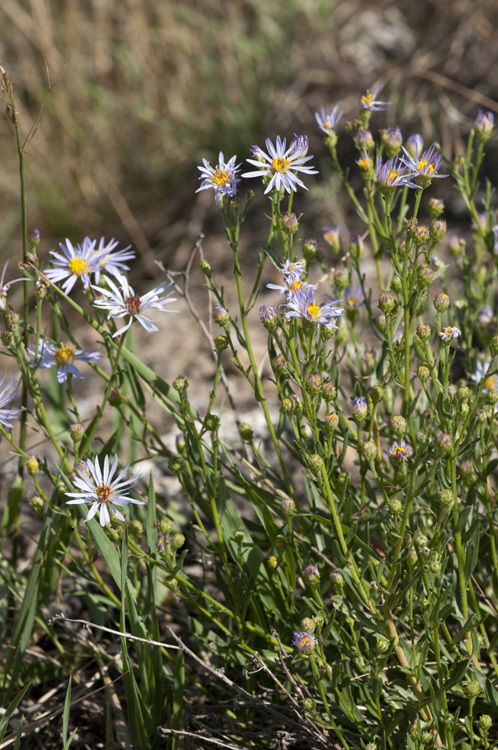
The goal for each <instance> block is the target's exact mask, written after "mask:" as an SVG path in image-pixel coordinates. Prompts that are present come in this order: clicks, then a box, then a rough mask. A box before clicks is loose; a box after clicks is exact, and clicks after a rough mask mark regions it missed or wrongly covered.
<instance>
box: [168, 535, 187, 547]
mask: <svg viewBox="0 0 498 750" xmlns="http://www.w3.org/2000/svg"><path fill="white" fill-rule="evenodd" d="M170 544H171V549H172V550H175V551H176V550H178V549H180V547H183V545H184V544H185V536H184V535H183V534H173V536H172V537H171V541H170Z"/></svg>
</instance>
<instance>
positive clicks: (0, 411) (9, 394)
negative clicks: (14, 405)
mask: <svg viewBox="0 0 498 750" xmlns="http://www.w3.org/2000/svg"><path fill="white" fill-rule="evenodd" d="M5 376H6V373H5V372H4V374H3V375H2V379H1V380H0V424H2V425H3V426H4V427H9V428H11V427H13V426H14V425H13V424H12V422H11V421H10V420H11V419H16V418H17V417H18V416H19V414H20V413H21V412H22V409H6V408H5V407H6V406H9V404H10V403H11V402H12V401H13V400H14V399H15V397H16V396H17V394H18V393H19V388H20V387H21V381H19V382H18V383H17V385H16V384H15V382H14V381H15V375H12V377H11V379H10V380H9V382H8V383H7V385H6V386H5V388H2V385H3V381H4V380H5Z"/></svg>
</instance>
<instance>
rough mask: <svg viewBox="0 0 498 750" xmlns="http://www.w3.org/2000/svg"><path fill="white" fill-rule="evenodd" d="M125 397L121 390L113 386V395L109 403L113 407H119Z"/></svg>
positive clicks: (110, 396) (111, 394)
mask: <svg viewBox="0 0 498 750" xmlns="http://www.w3.org/2000/svg"><path fill="white" fill-rule="evenodd" d="M124 400H125V399H124V396H123V394H122V393H121V391H120V390H119V388H118V387H117V386H116V385H113V386H112V388H111V393H110V395H109V403H110V405H111V406H119V405H120V404H122V403H123V401H124Z"/></svg>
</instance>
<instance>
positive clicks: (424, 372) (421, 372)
mask: <svg viewBox="0 0 498 750" xmlns="http://www.w3.org/2000/svg"><path fill="white" fill-rule="evenodd" d="M417 375H418V377H419V379H420V380H421V381H422V383H426V382H427V381H428V380H429V378H430V376H431V371H430V370H429V368H428V367H426V366H425V365H420V367H418V368H417Z"/></svg>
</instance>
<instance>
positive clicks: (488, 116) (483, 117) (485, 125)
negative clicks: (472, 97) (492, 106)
mask: <svg viewBox="0 0 498 750" xmlns="http://www.w3.org/2000/svg"><path fill="white" fill-rule="evenodd" d="M494 122H495V118H494V115H493V113H492V112H483V111H482V110H479V112H478V115H477V117H476V122H475V126H474V127H475V132H476V136H477V139H478V140H479V141H480V142H481V143H486V141H487V140H488V138H489V136H490V135H491V132H492V130H493V126H494Z"/></svg>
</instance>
